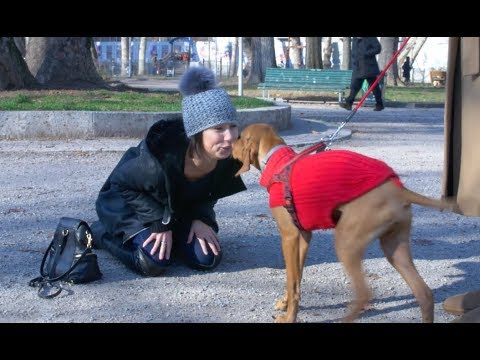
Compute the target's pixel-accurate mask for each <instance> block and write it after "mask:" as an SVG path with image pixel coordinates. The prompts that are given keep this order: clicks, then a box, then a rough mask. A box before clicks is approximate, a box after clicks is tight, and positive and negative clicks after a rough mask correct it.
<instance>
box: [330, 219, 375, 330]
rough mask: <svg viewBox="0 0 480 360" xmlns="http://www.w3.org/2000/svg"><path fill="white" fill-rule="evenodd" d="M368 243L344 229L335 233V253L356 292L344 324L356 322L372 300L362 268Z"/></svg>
mask: <svg viewBox="0 0 480 360" xmlns="http://www.w3.org/2000/svg"><path fill="white" fill-rule="evenodd" d="M339 230H340V231H339ZM352 235H353V236H352ZM368 243H369V241H367V240H361V239H360V238H359V237H357V236H355V234H351V233H346V232H344V231H342V229H338V226H337V229H336V231H335V251H336V253H337V257H338V259H339V260H340V262H341V263H342V265H343V268H344V270H345V272H346V273H347V275H348V276H349V277H350V281H351V284H352V288H353V292H354V299H353V301H352V302H351V303H350V306H349V307H350V312H349V314H348V315H347V316H345V317H344V318H343V321H344V322H351V321H353V320H355V319H356V318H357V317H358V315H359V314H360V313H361V312H362V311H363V310H364V308H365V307H366V306H367V305H368V302H369V301H370V298H371V291H370V289H369V287H368V285H367V282H366V281H365V275H364V272H363V268H362V258H363V254H364V252H365V249H366V246H365V245H366V244H368Z"/></svg>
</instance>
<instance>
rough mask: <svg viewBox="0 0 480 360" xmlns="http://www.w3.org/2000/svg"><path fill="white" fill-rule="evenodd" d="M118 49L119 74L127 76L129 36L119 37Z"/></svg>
mask: <svg viewBox="0 0 480 360" xmlns="http://www.w3.org/2000/svg"><path fill="white" fill-rule="evenodd" d="M120 51H121V53H122V55H121V56H122V57H121V63H120V67H121V69H120V75H121V76H128V75H130V74H129V73H128V71H129V66H128V60H129V59H130V38H129V37H121V38H120Z"/></svg>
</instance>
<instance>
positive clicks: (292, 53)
mask: <svg viewBox="0 0 480 360" xmlns="http://www.w3.org/2000/svg"><path fill="white" fill-rule="evenodd" d="M289 39H290V44H289V58H290V64H291V66H293V68H294V69H301V68H302V67H303V60H302V54H303V51H302V44H301V42H300V38H299V37H298V36H292V37H290V38H289Z"/></svg>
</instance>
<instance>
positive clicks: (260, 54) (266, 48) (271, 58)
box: [246, 37, 277, 84]
mask: <svg viewBox="0 0 480 360" xmlns="http://www.w3.org/2000/svg"><path fill="white" fill-rule="evenodd" d="M250 39H251V41H250V51H251V58H250V71H249V73H248V76H247V79H246V83H247V84H258V83H260V82H262V81H263V80H265V73H266V69H267V68H269V67H276V66H277V65H276V60H275V48H274V42H273V37H254V38H250Z"/></svg>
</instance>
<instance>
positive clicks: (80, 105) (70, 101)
mask: <svg viewBox="0 0 480 360" xmlns="http://www.w3.org/2000/svg"><path fill="white" fill-rule="evenodd" d="M181 101H182V97H181V95H180V94H179V93H178V92H137V91H122V92H119V91H109V90H88V91H81V90H36V91H29V90H19V91H13V92H8V91H4V92H0V110H4V111H18V110H27V111H28V110H45V111H46V110H76V111H146V112H165V111H181V108H182V104H181ZM232 102H233V105H234V106H235V107H236V108H237V109H248V108H256V107H261V106H271V105H273V103H272V102H271V101H265V100H261V99H255V98H249V97H238V96H232Z"/></svg>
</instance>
